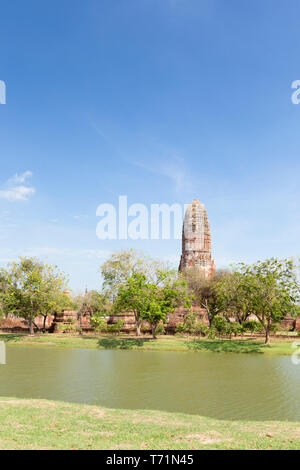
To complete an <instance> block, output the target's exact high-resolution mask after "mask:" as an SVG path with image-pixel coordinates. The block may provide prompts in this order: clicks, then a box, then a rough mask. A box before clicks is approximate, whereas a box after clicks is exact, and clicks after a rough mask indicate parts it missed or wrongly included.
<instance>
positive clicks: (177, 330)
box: [175, 321, 185, 334]
mask: <svg viewBox="0 0 300 470" xmlns="http://www.w3.org/2000/svg"><path fill="white" fill-rule="evenodd" d="M175 333H178V334H182V333H185V326H184V323H183V322H182V321H181V322H179V323H177V325H176V328H175Z"/></svg>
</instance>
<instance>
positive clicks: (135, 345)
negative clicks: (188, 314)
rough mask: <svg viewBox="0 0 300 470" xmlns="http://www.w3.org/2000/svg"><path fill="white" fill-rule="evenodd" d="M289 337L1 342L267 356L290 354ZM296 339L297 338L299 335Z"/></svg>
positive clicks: (13, 338) (18, 338)
mask: <svg viewBox="0 0 300 470" xmlns="http://www.w3.org/2000/svg"><path fill="white" fill-rule="evenodd" d="M295 340H297V337H291V339H286V338H285V339H279V338H276V337H274V338H272V340H271V344H270V345H265V344H264V339H263V338H251V337H244V338H233V339H232V340H231V341H230V340H229V339H222V340H207V339H205V338H201V339H198V338H196V339H194V338H191V337H179V336H160V337H159V338H158V339H157V340H153V339H152V338H150V337H149V336H143V337H141V338H137V337H135V336H128V335H120V336H111V335H100V336H99V335H82V336H80V335H69V334H36V335H35V336H34V337H30V336H28V335H24V334H13V333H2V334H0V341H5V342H7V343H9V344H12V345H25V344H26V345H28V346H36V345H39V346H40V345H43V346H59V347H64V348H89V349H127V350H145V351H201V352H205V351H212V352H235V353H257V354H267V355H281V356H282V355H290V354H292V353H293V351H294V349H292V343H293V341H295ZM298 340H300V338H299V337H298Z"/></svg>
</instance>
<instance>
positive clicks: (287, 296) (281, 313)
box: [221, 258, 300, 344]
mask: <svg viewBox="0 0 300 470" xmlns="http://www.w3.org/2000/svg"><path fill="white" fill-rule="evenodd" d="M235 272H237V273H238V274H239V284H240V289H239V292H240V296H241V297H242V298H241V300H240V302H244V303H245V304H246V305H247V308H248V309H249V312H251V313H253V314H255V315H256V317H257V318H258V320H259V321H260V323H261V325H262V326H263V328H264V330H265V343H266V344H269V342H270V329H271V325H272V323H278V322H281V321H282V320H283V319H284V318H285V317H286V316H287V315H288V314H290V315H291V316H295V315H296V311H297V301H298V300H299V293H300V289H299V283H298V280H297V275H296V265H295V263H294V262H293V260H290V259H283V260H279V259H277V258H271V259H269V260H266V261H257V262H256V263H254V264H253V265H246V264H244V263H239V264H238V265H237V266H236V267H235ZM221 292H222V291H221Z"/></svg>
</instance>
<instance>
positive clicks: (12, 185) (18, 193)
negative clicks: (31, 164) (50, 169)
mask: <svg viewBox="0 0 300 470" xmlns="http://www.w3.org/2000/svg"><path fill="white" fill-rule="evenodd" d="M31 176H32V172H31V171H25V172H24V173H22V174H20V175H19V174H18V173H16V174H15V175H14V176H13V177H12V178H10V179H9V180H8V181H7V182H6V183H5V185H4V189H1V190H0V198H1V199H6V200H7V201H10V202H15V201H27V200H28V198H29V197H30V196H32V195H33V194H34V193H35V188H34V187H32V186H24V185H23V184H22V183H24V182H25V181H26V179H27V178H31Z"/></svg>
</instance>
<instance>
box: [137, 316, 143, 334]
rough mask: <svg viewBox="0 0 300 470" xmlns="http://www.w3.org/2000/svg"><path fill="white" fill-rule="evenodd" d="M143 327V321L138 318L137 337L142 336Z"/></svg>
mask: <svg viewBox="0 0 300 470" xmlns="http://www.w3.org/2000/svg"><path fill="white" fill-rule="evenodd" d="M141 326H142V321H141V320H140V318H137V317H136V335H137V336H141Z"/></svg>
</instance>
